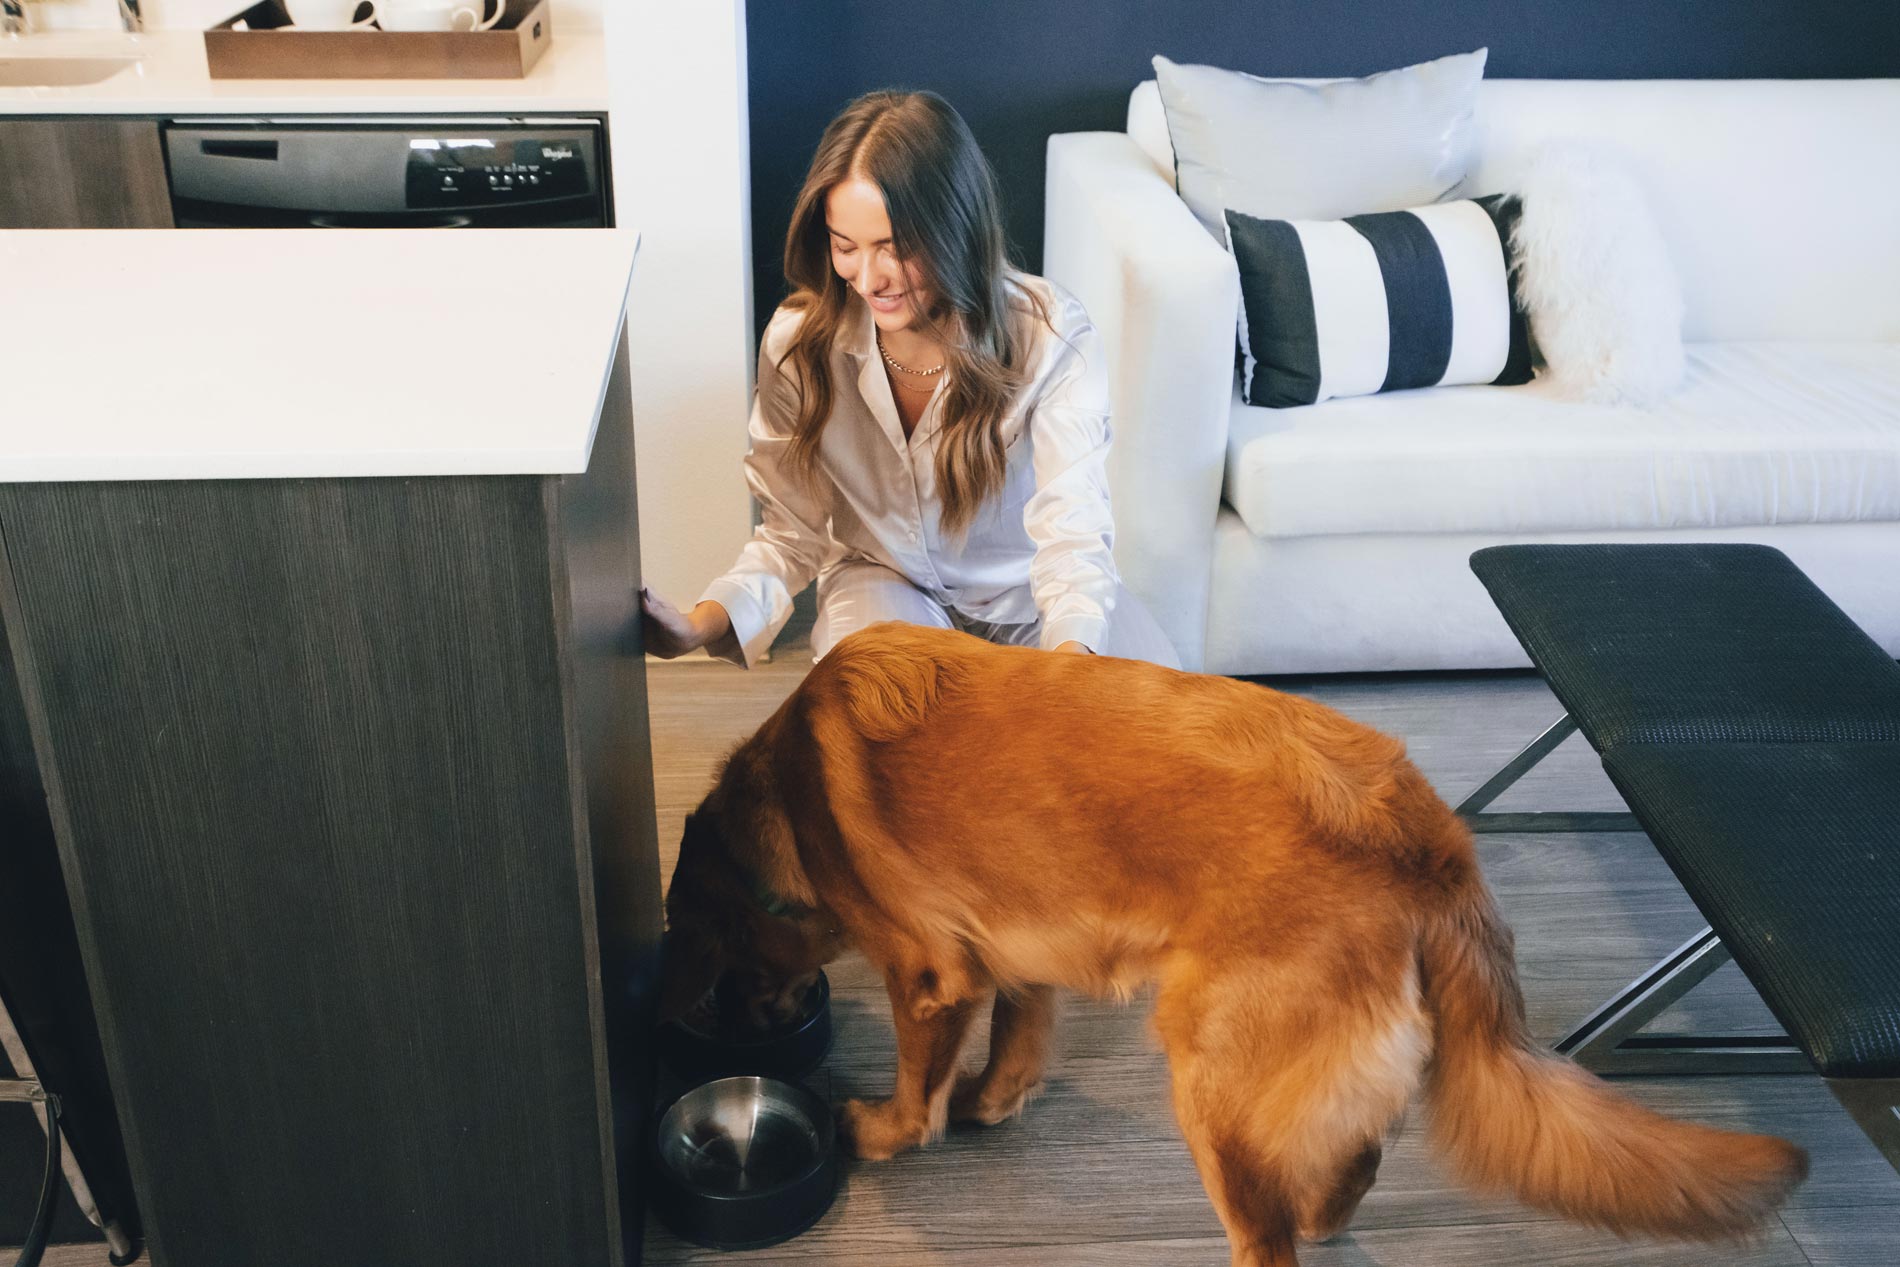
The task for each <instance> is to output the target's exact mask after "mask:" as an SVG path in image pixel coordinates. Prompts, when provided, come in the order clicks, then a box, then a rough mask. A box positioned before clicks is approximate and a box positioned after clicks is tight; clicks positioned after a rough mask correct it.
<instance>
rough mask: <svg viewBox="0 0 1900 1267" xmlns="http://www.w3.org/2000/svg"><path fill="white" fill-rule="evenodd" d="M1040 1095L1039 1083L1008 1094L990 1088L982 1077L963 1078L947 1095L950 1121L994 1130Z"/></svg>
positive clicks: (1001, 1090)
mask: <svg viewBox="0 0 1900 1267" xmlns="http://www.w3.org/2000/svg"><path fill="white" fill-rule="evenodd" d="M1041 1091H1042V1083H1040V1082H1037V1083H1035V1084H1034V1085H1032V1086H1028V1087H1019V1088H1017V1089H1015V1090H1014V1091H1011V1090H1009V1089H1007V1088H1003V1089H997V1088H992V1087H991V1086H989V1084H988V1083H987V1082H985V1080H984V1079H983V1077H982V1076H981V1075H974V1076H965V1077H962V1078H959V1079H958V1080H957V1085H956V1089H955V1090H953V1091H952V1092H951V1093H950V1120H951V1121H952V1122H970V1123H975V1124H976V1125H978V1126H996V1125H998V1124H1000V1123H1003V1122H1007V1121H1009V1119H1011V1118H1012V1117H1015V1116H1017V1115H1018V1114H1020V1113H1021V1112H1022V1111H1023V1110H1024V1109H1025V1108H1027V1107H1028V1106H1029V1102H1030V1101H1031V1100H1033V1099H1035V1098H1036V1096H1037V1095H1038V1094H1040V1093H1041Z"/></svg>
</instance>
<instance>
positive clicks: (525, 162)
mask: <svg viewBox="0 0 1900 1267" xmlns="http://www.w3.org/2000/svg"><path fill="white" fill-rule="evenodd" d="M582 149H583V147H582V146H581V145H580V144H577V143H576V141H575V140H574V139H572V138H567V139H560V138H557V137H537V136H532V135H529V136H506V135H499V136H498V135H495V134H492V133H491V134H487V135H470V136H453V135H444V136H441V137H411V138H410V140H409V166H408V172H407V177H406V180H405V186H406V192H407V194H408V202H409V205H410V206H411V207H414V208H418V209H420V208H437V207H481V206H495V205H506V204H509V203H516V202H534V201H538V200H540V199H543V198H572V197H575V196H577V195H582V194H586V193H588V192H590V190H591V181H590V179H589V176H588V167H587V160H586V158H585V157H583V154H582Z"/></svg>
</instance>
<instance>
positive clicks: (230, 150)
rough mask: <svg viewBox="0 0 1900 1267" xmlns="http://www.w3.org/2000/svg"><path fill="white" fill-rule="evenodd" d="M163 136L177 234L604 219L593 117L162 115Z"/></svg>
mask: <svg viewBox="0 0 1900 1267" xmlns="http://www.w3.org/2000/svg"><path fill="white" fill-rule="evenodd" d="M162 132H163V136H164V141H165V166H166V172H167V175H168V177H169V179H170V182H171V200H172V216H173V219H174V221H175V223H176V224H177V225H178V227H179V228H181V229H226V228H259V229H271V228H320V229H321V228H333V229H359V228H392V229H430V228H441V229H454V228H496V229H527V228H537V229H538V228H604V227H607V226H610V225H611V224H612V223H613V214H612V211H611V207H612V203H611V200H610V198H609V190H608V187H607V177H606V170H607V169H606V164H605V161H604V154H605V150H604V147H603V144H602V129H601V123H600V120H598V119H586V118H473V117H442V118H384V117H377V118H363V117H360V116H359V117H354V118H316V117H293V118H256V119H253V118H209V119H174V120H172V121H170V122H168V123H166V124H164V125H163V128H162Z"/></svg>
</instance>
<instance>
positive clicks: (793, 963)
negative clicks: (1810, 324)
mask: <svg viewBox="0 0 1900 1267" xmlns="http://www.w3.org/2000/svg"><path fill="white" fill-rule="evenodd" d="M761 892H763V893H767V894H770V895H771V896H772V897H773V898H775V899H777V901H779V902H780V903H785V904H790V905H791V906H792V907H794V908H795V909H791V910H788V911H786V912H785V913H783V914H781V915H779V916H772V915H768V914H767V913H766V911H765V909H764V904H763V903H762V902H761V900H760V897H759V895H760V893H761ZM668 914H669V920H670V930H669V932H668V963H667V985H668V994H669V997H670V1001H669V1002H668V1003H666V1004H664V1005H663V1006H664V1007H666V1008H668V1009H669V1010H673V1011H677V1010H679V1009H680V1008H681V1007H683V1006H684V1005H685V1004H686V1003H688V1002H690V1001H691V1000H692V999H693V998H695V997H697V996H698V995H699V994H700V993H702V992H703V991H704V990H705V989H706V988H707V987H708V986H710V985H711V984H712V981H713V979H714V978H715V977H716V976H717V975H718V974H719V973H720V972H721V971H722V970H723V971H731V970H734V969H738V970H740V971H742V972H744V973H747V974H749V977H748V979H749V980H751V981H753V982H754V983H755V984H761V985H762V988H764V989H765V990H766V991H767V992H768V993H769V992H770V991H773V990H778V991H781V992H782V991H784V990H786V989H787V988H788V987H787V983H788V982H798V981H803V980H807V979H809V976H810V974H811V973H812V972H814V971H815V970H816V969H817V967H818V966H819V965H820V964H822V963H823V962H825V961H827V960H828V959H830V958H832V957H834V956H836V955H837V954H838V953H840V952H841V951H842V950H843V949H844V948H845V947H847V946H855V947H856V948H857V949H859V950H860V951H862V952H863V954H864V955H865V956H866V958H867V959H869V961H870V962H871V963H872V964H874V965H876V966H877V967H878V968H879V969H880V970H881V971H882V972H883V975H884V977H885V980H886V982H887V984H888V986H889V990H890V996H891V1005H892V1012H893V1016H894V1020H895V1023H896V1027H897V1039H898V1075H897V1087H896V1092H895V1094H894V1095H893V1097H892V1098H891V1099H890V1100H888V1101H884V1102H881V1103H875V1104H873V1103H866V1102H853V1103H850V1104H847V1105H845V1106H844V1108H843V1111H842V1112H843V1121H844V1125H845V1127H846V1131H847V1134H848V1136H849V1137H850V1139H851V1141H852V1143H853V1146H854V1147H855V1149H856V1150H857V1152H858V1153H859V1154H860V1155H861V1156H864V1157H867V1158H882V1157H888V1156H890V1155H892V1154H893V1153H896V1152H898V1151H900V1150H901V1149H904V1148H908V1147H911V1146H914V1145H917V1144H922V1143H924V1142H926V1141H927V1140H928V1139H930V1138H931V1137H933V1136H934V1135H935V1134H937V1133H938V1132H940V1131H941V1130H942V1129H943V1128H944V1125H945V1123H946V1121H947V1120H949V1119H950V1118H951V1117H955V1118H957V1119H959V1120H974V1121H982V1122H995V1121H1000V1120H1002V1119H1003V1118H1005V1117H1008V1116H1010V1115H1012V1114H1014V1113H1016V1112H1019V1111H1020V1110H1021V1108H1022V1106H1023V1104H1024V1103H1025V1102H1026V1101H1027V1099H1028V1098H1029V1097H1030V1096H1031V1095H1032V1094H1033V1093H1034V1091H1035V1089H1036V1088H1037V1086H1038V1085H1039V1084H1040V1081H1041V1077H1042V1068H1043V1062H1044V1059H1045V1058H1046V1055H1047V1050H1048V1040H1049V1029H1050V1025H1051V1023H1052V1019H1053V1008H1052V992H1053V988H1055V987H1061V988H1066V989H1073V990H1080V991H1084V992H1087V993H1090V994H1095V995H1108V996H1117V997H1123V998H1125V997H1126V996H1127V995H1128V993H1129V992H1130V991H1131V990H1132V989H1134V988H1135V987H1136V986H1138V985H1139V984H1141V983H1143V982H1146V981H1150V980H1153V981H1157V982H1158V983H1159V991H1158V994H1157V1001H1156V1007H1155V1018H1154V1019H1155V1028H1156V1030H1157V1031H1158V1033H1159V1035H1160V1038H1161V1042H1162V1045H1163V1046H1164V1048H1165V1049H1166V1051H1167V1055H1168V1060H1169V1064H1170V1068H1171V1072H1172V1077H1173V1088H1174V1106H1175V1112H1176V1116H1177V1119H1178V1120H1179V1122H1180V1125H1181V1128H1182V1131H1183V1133H1184V1134H1185V1135H1186V1137H1187V1141H1188V1144H1189V1147H1190V1148H1191V1150H1192V1152H1193V1155H1194V1159H1195V1162H1196V1164H1197V1165H1198V1166H1199V1168H1200V1171H1201V1175H1202V1179H1203V1181H1204V1182H1205V1184H1206V1187H1207V1191H1208V1195H1209V1197H1210V1198H1211V1199H1212V1200H1213V1203H1214V1206H1215V1208H1216V1210H1217V1211H1218V1212H1219V1214H1220V1218H1221V1221H1222V1223H1223V1224H1224V1225H1225V1227H1226V1229H1227V1232H1228V1236H1229V1239H1230V1241H1231V1242H1232V1245H1233V1254H1234V1259H1233V1260H1234V1262H1235V1263H1236V1264H1248V1265H1264V1264H1275V1265H1284V1264H1293V1263H1294V1262H1295V1261H1296V1259H1295V1249H1294V1246H1295V1243H1296V1240H1297V1239H1299V1238H1302V1237H1304V1238H1308V1239H1321V1238H1324V1237H1326V1236H1329V1235H1331V1234H1333V1233H1334V1232H1336V1231H1338V1230H1340V1229H1341V1228H1343V1227H1344V1226H1345V1224H1346V1222H1347V1220H1348V1219H1349V1218H1350V1217H1351V1215H1352V1212H1353V1210H1354V1208H1355V1207H1356V1206H1357V1204H1358V1202H1359V1198H1360V1197H1361V1196H1363V1195H1364V1193H1365V1191H1366V1190H1367V1189H1368V1188H1369V1187H1370V1186H1371V1184H1372V1180H1373V1177H1374V1173H1375V1171H1376V1169H1377V1166H1378V1162H1379V1156H1380V1147H1381V1142H1382V1140H1383V1138H1384V1136H1385V1134H1386V1132H1387V1131H1388V1130H1389V1129H1390V1127H1391V1125H1392V1124H1393V1122H1394V1120H1395V1119H1396V1118H1397V1117H1398V1115H1399V1114H1400V1113H1401V1112H1402V1111H1403V1110H1404V1108H1405V1106H1406V1105H1407V1103H1408V1102H1409V1101H1410V1099H1411V1098H1412V1096H1413V1094H1414V1093H1415V1092H1416V1091H1419V1090H1421V1089H1422V1090H1423V1091H1424V1094H1425V1100H1426V1103H1427V1105H1428V1109H1429V1113H1430V1120H1431V1136H1432V1139H1433V1140H1434V1142H1435V1143H1436V1144H1437V1146H1438V1147H1439V1148H1440V1149H1441V1150H1442V1152H1443V1153H1444V1154H1445V1156H1446V1157H1447V1158H1448V1159H1449V1161H1450V1163H1451V1165H1452V1167H1453V1168H1454V1170H1455V1172H1456V1173H1457V1174H1458V1175H1459V1176H1460V1177H1461V1178H1462V1179H1463V1180H1464V1181H1465V1182H1466V1183H1468V1184H1469V1185H1471V1186H1472V1187H1474V1188H1477V1189H1479V1190H1483V1191H1491V1192H1509V1193H1513V1194H1515V1195H1516V1196H1518V1197H1519V1198H1520V1199H1522V1200H1524V1201H1526V1202H1528V1203H1530V1204H1532V1205H1536V1206H1540V1207H1542V1208H1545V1209H1548V1210H1552V1211H1555V1212H1556V1213H1559V1214H1562V1215H1564V1216H1566V1217H1568V1218H1572V1219H1575V1220H1578V1221H1580V1222H1584V1223H1589V1224H1593V1225H1596V1226H1599V1227H1605V1228H1610V1229H1613V1230H1615V1231H1618V1232H1625V1233H1647V1234H1651V1235H1658V1236H1670V1237H1692V1238H1720V1237H1729V1236H1734V1235H1738V1234H1740V1233H1743V1232H1745V1231H1747V1230H1748V1229H1750V1228H1752V1227H1754V1226H1755V1225H1756V1224H1757V1223H1759V1222H1760V1221H1761V1220H1762V1219H1763V1218H1764V1217H1766V1216H1767V1215H1768V1214H1769V1213H1770V1212H1771V1211H1772V1210H1773V1209H1774V1208H1775V1207H1776V1206H1777V1205H1778V1204H1779V1203H1780V1201H1781V1200H1782V1199H1783V1197H1784V1196H1785V1195H1786V1194H1787V1192H1788V1191H1789V1190H1790V1189H1791V1188H1792V1187H1793V1186H1794V1185H1795V1184H1796V1183H1798V1182H1799V1181H1800V1180H1801V1178H1802V1177H1803V1176H1804V1175H1805V1173H1806V1164H1807V1163H1806V1156H1805V1154H1804V1153H1803V1152H1802V1151H1801V1150H1800V1149H1798V1148H1796V1147H1794V1146H1793V1145H1791V1144H1788V1143H1786V1142H1784V1141H1781V1140H1778V1139H1773V1138H1770V1137H1766V1136H1754V1135H1738V1134H1733V1133H1730V1132H1725V1131H1716V1130H1711V1129H1707V1128H1704V1127H1700V1126H1693V1125H1688V1124H1685V1123H1679V1122H1674V1121H1671V1120H1668V1119H1666V1118H1663V1117H1659V1116H1657V1115H1656V1114H1654V1113H1651V1112H1649V1111H1648V1110H1646V1109H1643V1108H1640V1107H1639V1106H1637V1105H1636V1104H1635V1103H1633V1102H1631V1101H1629V1100H1627V1099H1624V1098H1623V1097H1621V1096H1618V1095H1616V1094H1615V1093H1614V1092H1612V1091H1611V1090H1610V1089H1609V1088H1608V1087H1606V1086H1605V1085H1604V1084H1603V1083H1601V1082H1600V1081H1598V1080H1597V1079H1595V1078H1593V1077H1591V1076H1590V1075H1589V1074H1586V1073H1584V1072H1583V1071H1581V1070H1580V1069H1578V1068H1577V1067H1576V1066H1574V1065H1572V1064H1570V1063H1569V1062H1567V1061H1564V1060H1561V1059H1558V1058H1556V1057H1554V1056H1552V1055H1550V1054H1549V1053H1547V1052H1545V1051H1543V1050H1541V1049H1540V1048H1539V1047H1538V1046H1537V1044H1536V1043H1535V1042H1534V1041H1533V1040H1532V1038H1531V1036H1530V1034H1529V1033H1528V1031H1527V1029H1526V1026H1525V1021H1524V1004H1523V998H1522V996H1521V994H1520V993H1519V989H1518V984H1517V976H1516V969H1515V966H1514V963H1513V955H1512V941H1511V934H1510V930H1509V929H1508V928H1507V927H1506V926H1505V924H1504V922H1503V921H1502V919H1501V918H1500V917H1499V914H1498V911H1497V909H1496V907H1495V905H1494V904H1493V902H1492V898H1491V895H1490V892H1489V890H1488V889H1487V888H1486V887H1485V884H1484V881H1483V878H1482V877H1481V876H1480V874H1479V871H1478V866H1477V861H1476V856H1475V853H1474V851H1473V848H1472V843H1471V838H1470V835H1469V833H1468V832H1467V831H1466V829H1465V827H1464V826H1463V824H1462V823H1461V822H1460V821H1459V819H1458V818H1457V816H1456V815H1455V814H1454V813H1453V812H1452V811H1451V810H1450V809H1449V808H1448V807H1447V806H1446V805H1445V804H1444V802H1443V801H1441V800H1440V799H1439V798H1438V796H1437V795H1436V794H1435V793H1434V792H1433V791H1432V789H1431V787H1430V786H1429V785H1428V784H1427V783H1426V781H1425V779H1424V777H1423V776H1422V775H1421V774H1420V773H1419V772H1418V770H1417V769H1416V768H1415V767H1413V765H1412V764H1411V763H1410V762H1409V761H1407V760H1406V759H1405V754H1404V748H1403V746H1402V745H1401V744H1400V743H1398V742H1397V741H1396V740H1393V739H1390V738H1388V737H1387V736H1385V735H1382V734H1380V733H1379V732H1377V731H1375V730H1372V729H1370V728H1368V727H1365V726H1362V725H1359V724H1358V723H1356V722H1353V721H1350V720H1348V719H1347V718H1345V717H1342V716H1341V715H1339V714H1338V713H1335V712H1333V711H1331V710H1330V709H1327V708H1324V707H1322V706H1320V705H1318V704H1315V703H1312V702H1310V701H1307V700H1302V699H1299V698H1296V697H1294V696H1290V695H1284V694H1280V693H1278V692H1275V691H1271V690H1267V689H1264V688H1261V687H1258V686H1252V685H1248V684H1245V683H1241V682H1234V681H1230V680H1227V679H1223V678H1216V677H1204V676H1196V675H1191V674H1186V673H1177V672H1172V671H1169V670H1166V669H1160V668H1156V667H1154V666H1152V665H1148V664H1142V663H1138V662H1135V661H1127V660H1111V659H1101V658H1093V657H1086V656H1061V655H1050V654H1047V653H1044V652H1040V651H1035V650H1029V649H1022V648H1007V647H996V646H992V645H990V644H988V643H985V642H982V641H980V640H978V639H975V638H971V637H968V636H966V635H963V634H958V633H951V632H944V631H939V630H933V629H923V628H918V627H914V626H901V625H881V626H878V627H876V628H874V629H870V630H866V631H864V632H862V633H859V634H856V635H854V636H852V637H850V638H847V639H845V640H844V641H843V642H841V643H840V644H839V645H838V646H837V648H836V649H835V650H833V651H832V653H831V654H830V655H828V656H827V657H825V659H824V660H823V661H822V662H821V663H820V664H818V665H817V666H816V667H815V668H814V669H813V671H812V673H811V675H810V676H809V677H808V678H807V680H806V681H805V682H804V683H803V684H802V685H801V686H800V688H799V689H798V690H797V691H796V692H795V693H794V694H793V695H792V697H791V698H790V699H788V700H787V701H786V703H785V704H784V706H783V707H782V708H780V710H779V711H778V712H777V713H776V714H775V715H774V716H773V717H772V718H771V719H770V720H769V721H767V722H766V724H765V725H764V726H763V727H761V728H760V730H759V731H758V733H757V734H756V735H754V736H753V737H752V738H751V739H750V740H748V741H747V742H746V743H744V744H743V745H741V746H740V748H739V749H738V750H737V751H736V752H735V753H734V754H733V756H732V758H731V759H730V761H729V762H728V763H727V765H726V767H725V769H724V770H723V772H722V773H721V775H720V778H719V781H718V784H717V786H716V787H715V788H714V789H713V791H712V792H711V794H710V795H709V796H708V797H707V798H706V801H705V803H704V804H703V805H702V806H701V807H700V809H699V810H698V811H697V812H696V813H695V814H694V816H693V818H692V820H691V821H690V822H689V826H688V831H687V839H686V841H685V843H684V844H683V845H682V850H681V859H680V868H679V871H678V873H677V874H676V876H675V879H674V882H673V886H672V889H671V891H670V893H669V895H668ZM991 990H994V991H995V992H996V995H995V997H996V1002H995V1019H994V1024H993V1030H992V1039H991V1051H990V1061H989V1064H988V1066H987V1067H986V1068H985V1069H984V1071H983V1072H982V1073H981V1074H979V1075H976V1076H974V1077H966V1078H964V1079H962V1080H961V1081H958V1079H957V1078H956V1077H955V1073H956V1063H957V1056H958V1051H959V1048H960V1047H961V1044H962V1040H963V1037H964V1034H965V1031H966V1030H967V1027H968V1025H969V1023H970V1021H971V1019H972V1017H973V1016H974V1014H975V1009H976V1008H977V1006H978V1005H979V1003H980V1002H982V1001H983V1000H985V999H986V998H987V997H988V992H989V991H991Z"/></svg>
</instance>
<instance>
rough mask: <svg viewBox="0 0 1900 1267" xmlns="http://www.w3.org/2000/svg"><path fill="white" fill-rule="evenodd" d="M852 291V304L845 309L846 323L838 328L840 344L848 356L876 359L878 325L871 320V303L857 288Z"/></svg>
mask: <svg viewBox="0 0 1900 1267" xmlns="http://www.w3.org/2000/svg"><path fill="white" fill-rule="evenodd" d="M850 293H851V299H850V306H849V307H848V308H846V309H845V314H844V323H843V325H842V326H840V327H839V330H838V346H839V347H840V348H842V349H843V350H844V353H845V355H847V356H855V357H858V358H859V359H864V358H866V357H870V358H874V359H875V358H876V357H877V325H876V323H875V322H873V321H872V320H871V305H870V304H868V303H866V302H864V296H862V295H860V294H858V292H856V291H855V290H854V291H852V292H850Z"/></svg>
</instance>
